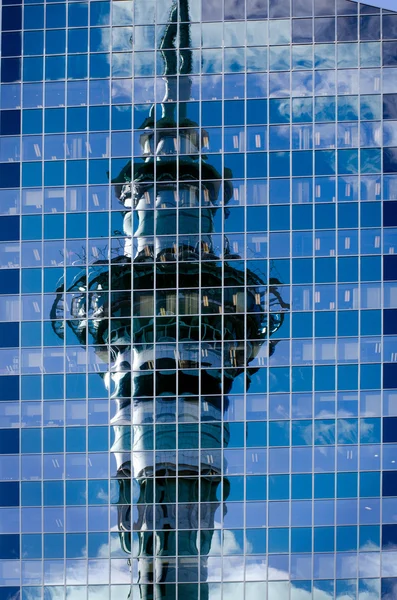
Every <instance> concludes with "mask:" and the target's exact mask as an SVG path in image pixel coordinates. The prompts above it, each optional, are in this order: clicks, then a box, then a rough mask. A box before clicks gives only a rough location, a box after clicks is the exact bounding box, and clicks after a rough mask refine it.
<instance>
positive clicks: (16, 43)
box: [1, 31, 22, 56]
mask: <svg viewBox="0 0 397 600" xmlns="http://www.w3.org/2000/svg"><path fill="white" fill-rule="evenodd" d="M21 40H22V36H21V33H20V32H19V31H18V32H17V31H15V32H12V33H3V35H2V36H1V54H2V56H20V55H21V44H22V41H21Z"/></svg>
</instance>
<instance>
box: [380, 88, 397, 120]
mask: <svg viewBox="0 0 397 600" xmlns="http://www.w3.org/2000/svg"><path fill="white" fill-rule="evenodd" d="M383 118H384V119H397V94H385V95H384V96H383Z"/></svg>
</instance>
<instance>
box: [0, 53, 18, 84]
mask: <svg viewBox="0 0 397 600" xmlns="http://www.w3.org/2000/svg"><path fill="white" fill-rule="evenodd" d="M20 79H21V59H20V58H2V59H1V82H2V83H13V82H14V81H19V80H20Z"/></svg>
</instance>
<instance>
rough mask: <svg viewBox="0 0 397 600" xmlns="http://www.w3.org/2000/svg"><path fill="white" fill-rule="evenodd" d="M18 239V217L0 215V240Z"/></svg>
mask: <svg viewBox="0 0 397 600" xmlns="http://www.w3.org/2000/svg"><path fill="white" fill-rule="evenodd" d="M14 240H19V217H0V242H4V241H7V242H9V241H14Z"/></svg>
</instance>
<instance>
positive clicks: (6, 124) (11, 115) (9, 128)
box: [0, 110, 21, 135]
mask: <svg viewBox="0 0 397 600" xmlns="http://www.w3.org/2000/svg"><path fill="white" fill-rule="evenodd" d="M20 133H21V111H20V110H2V111H0V135H19V134H20Z"/></svg>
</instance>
